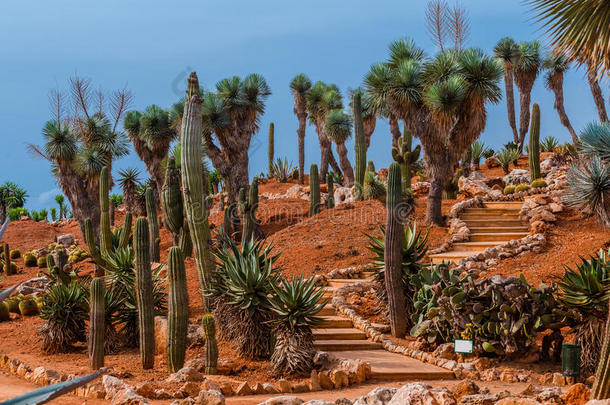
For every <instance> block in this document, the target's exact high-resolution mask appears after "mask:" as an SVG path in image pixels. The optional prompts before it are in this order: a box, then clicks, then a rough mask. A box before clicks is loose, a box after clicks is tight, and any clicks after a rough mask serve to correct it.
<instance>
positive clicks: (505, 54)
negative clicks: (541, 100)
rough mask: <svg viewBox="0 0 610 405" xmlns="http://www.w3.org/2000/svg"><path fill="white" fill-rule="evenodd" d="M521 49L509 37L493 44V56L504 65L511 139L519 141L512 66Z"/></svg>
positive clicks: (513, 66) (517, 58)
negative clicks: (511, 132) (511, 131)
mask: <svg viewBox="0 0 610 405" xmlns="http://www.w3.org/2000/svg"><path fill="white" fill-rule="evenodd" d="M520 55H521V50H520V49H519V45H518V44H517V43H516V42H515V41H514V40H513V39H512V38H509V37H505V38H502V39H501V40H500V41H498V43H497V44H496V46H494V56H495V57H496V58H498V59H499V60H501V61H502V64H503V66H504V88H505V92H506V109H507V111H508V124H509V125H510V127H511V129H512V130H513V140H514V141H515V142H519V132H518V131H517V123H516V121H515V93H514V88H513V83H514V76H515V72H514V68H515V64H516V63H517V62H518V61H519V57H520Z"/></svg>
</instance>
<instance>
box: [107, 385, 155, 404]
mask: <svg viewBox="0 0 610 405" xmlns="http://www.w3.org/2000/svg"><path fill="white" fill-rule="evenodd" d="M148 403H149V402H148V401H147V400H146V398H144V397H143V396H141V395H138V394H137V393H136V392H135V391H134V390H132V389H124V390H122V391H119V392H118V393H117V394H116V395H115V396H114V397H112V401H111V402H110V405H147V404H148Z"/></svg>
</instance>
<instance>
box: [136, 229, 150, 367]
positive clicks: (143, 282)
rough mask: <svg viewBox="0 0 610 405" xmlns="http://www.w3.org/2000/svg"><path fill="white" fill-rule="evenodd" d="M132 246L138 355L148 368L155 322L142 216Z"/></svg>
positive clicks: (147, 234)
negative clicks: (133, 253)
mask: <svg viewBox="0 0 610 405" xmlns="http://www.w3.org/2000/svg"><path fill="white" fill-rule="evenodd" d="M133 248H134V251H135V271H136V283H135V284H136V285H135V290H136V291H135V293H136V298H137V306H138V326H139V332H140V357H141V360H142V367H143V368H145V369H149V368H153V366H154V362H155V356H154V351H155V324H154V308H153V285H152V274H151V270H150V236H149V233H148V220H147V219H146V218H144V217H139V218H138V219H136V228H135V232H134V238H133Z"/></svg>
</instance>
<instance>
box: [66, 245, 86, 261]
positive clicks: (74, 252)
mask: <svg viewBox="0 0 610 405" xmlns="http://www.w3.org/2000/svg"><path fill="white" fill-rule="evenodd" d="M68 252H69V253H68V263H70V264H74V263H78V262H80V261H83V260H85V259H86V258H87V257H89V253H87V251H86V250H85V249H83V248H81V247H79V246H76V245H72V246H70V248H69V249H68Z"/></svg>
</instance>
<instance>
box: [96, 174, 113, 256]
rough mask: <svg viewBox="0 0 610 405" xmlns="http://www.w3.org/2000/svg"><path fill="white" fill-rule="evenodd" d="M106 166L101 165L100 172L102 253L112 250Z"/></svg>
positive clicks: (108, 175)
mask: <svg viewBox="0 0 610 405" xmlns="http://www.w3.org/2000/svg"><path fill="white" fill-rule="evenodd" d="M109 179H110V174H109V173H108V167H106V166H104V167H102V172H101V173H100V187H99V192H100V250H101V253H102V254H103V255H107V254H108V253H109V252H110V251H112V231H111V230H110V204H109V202H110V200H109V197H108V181H109Z"/></svg>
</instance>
